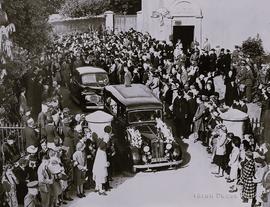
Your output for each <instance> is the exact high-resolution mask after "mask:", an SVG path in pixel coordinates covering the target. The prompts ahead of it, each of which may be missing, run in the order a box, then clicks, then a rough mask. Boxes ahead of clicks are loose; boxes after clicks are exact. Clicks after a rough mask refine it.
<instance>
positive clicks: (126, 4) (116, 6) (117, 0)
mask: <svg viewBox="0 0 270 207" xmlns="http://www.w3.org/2000/svg"><path fill="white" fill-rule="evenodd" d="M109 9H110V10H112V11H114V12H115V13H124V12H126V13H127V14H136V12H137V11H140V10H141V0H110V8H109Z"/></svg>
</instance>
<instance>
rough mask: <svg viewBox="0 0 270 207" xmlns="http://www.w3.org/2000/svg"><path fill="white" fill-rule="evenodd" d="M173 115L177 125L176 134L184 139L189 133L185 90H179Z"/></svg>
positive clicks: (174, 103)
mask: <svg viewBox="0 0 270 207" xmlns="http://www.w3.org/2000/svg"><path fill="white" fill-rule="evenodd" d="M173 116H174V122H175V127H176V136H177V137H178V138H180V139H183V138H184V136H186V134H187V118H188V103H187V100H186V99H185V98H184V92H183V91H182V90H179V91H178V95H177V97H176V98H175V99H174V102H173Z"/></svg>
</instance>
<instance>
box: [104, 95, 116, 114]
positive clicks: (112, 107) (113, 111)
mask: <svg viewBox="0 0 270 207" xmlns="http://www.w3.org/2000/svg"><path fill="white" fill-rule="evenodd" d="M105 104H106V106H107V108H108V110H109V111H110V112H111V114H112V115H114V116H116V115H117V103H116V101H114V100H113V99H112V98H111V97H107V98H106V99H105Z"/></svg>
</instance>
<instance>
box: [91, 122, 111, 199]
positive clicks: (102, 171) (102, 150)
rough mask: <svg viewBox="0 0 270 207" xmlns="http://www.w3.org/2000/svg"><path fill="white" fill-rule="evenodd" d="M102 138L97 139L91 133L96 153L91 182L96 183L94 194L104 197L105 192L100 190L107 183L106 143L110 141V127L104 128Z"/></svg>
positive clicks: (96, 136) (95, 135) (94, 134)
mask: <svg viewBox="0 0 270 207" xmlns="http://www.w3.org/2000/svg"><path fill="white" fill-rule="evenodd" d="M104 131H105V134H104V136H103V137H102V138H101V137H98V135H97V134H96V133H95V132H93V134H92V139H93V141H94V142H95V143H96V146H97V148H98V149H97V153H96V157H95V161H94V165H93V180H94V181H95V182H96V189H95V190H96V192H98V193H99V195H106V193H105V190H104V189H103V188H102V186H103V184H105V183H106V181H107V176H108V169H107V168H108V161H107V154H106V149H107V143H108V142H109V140H110V133H111V127H110V126H106V127H105V128H104Z"/></svg>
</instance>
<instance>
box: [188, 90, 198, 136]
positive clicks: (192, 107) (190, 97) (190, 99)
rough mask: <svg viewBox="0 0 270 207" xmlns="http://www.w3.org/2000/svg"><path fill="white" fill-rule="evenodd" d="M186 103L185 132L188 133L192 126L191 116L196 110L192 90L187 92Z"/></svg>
mask: <svg viewBox="0 0 270 207" xmlns="http://www.w3.org/2000/svg"><path fill="white" fill-rule="evenodd" d="M187 103H188V119H187V129H188V130H187V132H188V135H190V133H191V132H192V130H191V127H192V126H193V125H192V123H193V118H194V115H195V113H196V110H197V102H196V99H195V98H194V95H193V93H192V92H188V93H187Z"/></svg>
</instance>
